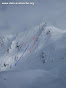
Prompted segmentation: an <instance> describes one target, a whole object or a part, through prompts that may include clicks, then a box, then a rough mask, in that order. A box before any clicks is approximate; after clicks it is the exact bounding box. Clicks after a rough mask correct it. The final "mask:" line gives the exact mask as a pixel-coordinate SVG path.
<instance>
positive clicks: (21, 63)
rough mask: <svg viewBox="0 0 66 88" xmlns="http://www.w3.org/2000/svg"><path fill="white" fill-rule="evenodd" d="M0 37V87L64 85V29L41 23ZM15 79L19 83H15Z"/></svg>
mask: <svg viewBox="0 0 66 88" xmlns="http://www.w3.org/2000/svg"><path fill="white" fill-rule="evenodd" d="M35 38H36V41H35ZM0 41H1V43H0V53H1V54H0V72H1V73H0V78H1V79H0V82H1V81H2V82H1V83H2V84H1V83H0V86H1V88H4V86H5V85H6V87H5V88H9V87H10V86H11V88H14V87H16V88H21V87H22V88H44V86H45V88H50V87H51V88H58V87H60V88H62V87H63V88H66V84H65V82H66V79H65V77H66V70H65V67H66V31H65V30H60V29H58V28H56V27H54V26H49V25H47V24H46V23H41V24H40V25H39V26H37V27H36V28H34V29H30V30H29V31H28V30H26V31H23V32H22V33H20V34H18V35H17V34H16V35H14V34H13V35H10V36H5V37H3V38H1V40H0ZM2 43H3V45H1V44H2ZM28 45H29V47H28V48H27V49H26V47H27V46H28ZM33 45H34V46H33ZM32 46H33V47H32ZM25 49H26V50H25ZM22 55H23V56H22ZM16 62H18V63H17V64H16V66H15V63H16ZM9 70H10V71H9ZM2 71H4V72H2ZM33 73H34V74H33ZM15 74H16V75H15ZM29 74H30V75H31V76H30V75H29ZM42 74H43V75H42ZM49 74H50V75H49ZM23 76H24V77H23ZM33 77H34V78H33ZM18 78H19V79H18ZM13 79H14V80H15V81H14V83H13V82H12V81H13ZM28 79H29V81H28V82H27V81H26V82H25V83H24V82H23V80H24V81H25V80H28ZM3 80H4V81H3ZM8 80H9V82H8ZM16 80H17V81H16ZM18 80H19V81H18ZM60 80H61V81H60ZM16 83H17V85H21V83H22V85H21V86H20V87H19V86H17V85H16ZM23 83H24V84H23ZM61 83H63V85H62V84H61ZM25 84H26V85H25ZM47 84H49V85H47ZM53 84H54V85H53ZM60 84H61V85H60Z"/></svg>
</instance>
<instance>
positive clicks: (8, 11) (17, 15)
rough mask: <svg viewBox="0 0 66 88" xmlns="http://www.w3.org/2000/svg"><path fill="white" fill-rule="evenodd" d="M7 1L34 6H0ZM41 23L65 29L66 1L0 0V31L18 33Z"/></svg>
mask: <svg viewBox="0 0 66 88" xmlns="http://www.w3.org/2000/svg"><path fill="white" fill-rule="evenodd" d="M8 1H9V2H12V1H13V2H18V1H19V2H25V1H27V2H30V1H31V2H34V3H35V5H34V6H33V5H1V2H8ZM41 22H47V23H48V24H50V25H53V26H55V27H57V28H60V29H66V0H0V31H4V30H6V31H20V30H23V29H27V28H28V29H29V28H31V27H33V26H36V25H38V24H40V23H41Z"/></svg>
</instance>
